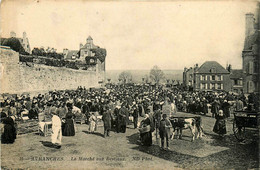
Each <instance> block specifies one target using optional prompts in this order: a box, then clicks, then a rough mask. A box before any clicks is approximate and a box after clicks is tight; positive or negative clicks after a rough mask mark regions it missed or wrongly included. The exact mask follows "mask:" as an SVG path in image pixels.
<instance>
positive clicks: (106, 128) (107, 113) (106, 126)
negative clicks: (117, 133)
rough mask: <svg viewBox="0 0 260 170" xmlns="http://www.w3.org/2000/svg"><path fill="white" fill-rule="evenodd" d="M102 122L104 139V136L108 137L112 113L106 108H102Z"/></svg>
mask: <svg viewBox="0 0 260 170" xmlns="http://www.w3.org/2000/svg"><path fill="white" fill-rule="evenodd" d="M102 120H103V122H104V138H105V137H106V136H109V132H110V129H111V122H112V112H111V109H109V107H108V106H105V108H104V113H103V116H102Z"/></svg>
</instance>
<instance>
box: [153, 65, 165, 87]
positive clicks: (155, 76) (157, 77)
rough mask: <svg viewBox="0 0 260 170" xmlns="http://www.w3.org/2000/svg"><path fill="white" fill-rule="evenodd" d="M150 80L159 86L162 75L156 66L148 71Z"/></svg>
mask: <svg viewBox="0 0 260 170" xmlns="http://www.w3.org/2000/svg"><path fill="white" fill-rule="evenodd" d="M150 78H151V80H152V81H154V82H155V83H156V84H159V83H160V81H161V80H162V79H164V73H163V71H162V70H161V69H160V68H159V67H158V66H153V68H152V69H151V71H150Z"/></svg>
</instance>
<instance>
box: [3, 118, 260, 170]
mask: <svg viewBox="0 0 260 170" xmlns="http://www.w3.org/2000/svg"><path fill="white" fill-rule="evenodd" d="M177 116H194V115H192V114H189V113H177ZM201 117H202V120H203V128H204V132H205V136H203V138H202V139H196V140H195V141H194V142H191V134H190V131H189V130H184V131H183V139H181V140H177V139H174V140H172V141H170V150H169V151H166V150H161V149H160V146H159V142H160V141H159V140H156V138H155V136H154V138H153V145H152V146H151V147H145V146H141V145H140V144H139V143H138V139H139V133H138V130H136V129H133V125H129V127H128V128H127V131H126V133H125V134H123V133H114V132H112V133H111V137H108V138H103V135H102V133H103V127H102V123H100V126H99V127H98V131H97V132H96V133H95V134H88V126H87V125H85V124H83V125H80V124H77V125H76V126H77V133H76V136H75V137H63V139H62V142H63V143H62V148H61V149H54V148H50V147H48V145H49V143H50V136H47V137H42V136H39V135H37V134H35V133H30V134H24V135H19V136H18V138H17V140H16V142H15V143H14V144H12V145H6V144H2V145H1V150H2V152H1V157H2V159H1V160H2V162H1V163H2V164H1V167H2V168H3V169H9V168H14V169H16V168H23V169H26V168H29V169H42V168H52V169H53V168H61V167H63V168H64V167H67V169H70V168H73V169H76V168H88V169H94V168H126V167H127V168H128V169H129V168H141V167H147V168H156V169H165V168H173V167H175V168H181V169H183V168H185V169H186V168H189V169H194V168H195V169H201V168H202V169H209V168H211V169H212V168H220V169H234V168H241V169H248V168H258V167H259V163H258V158H259V155H258V141H257V136H253V135H252V136H251V137H250V138H248V139H247V140H246V141H245V142H243V143H241V142H237V141H236V139H235V137H234V135H233V131H232V120H231V119H230V120H228V122H227V131H228V133H227V135H226V136H225V137H224V138H220V137H218V136H217V135H215V134H214V133H213V132H212V128H213V126H214V122H215V119H213V118H211V117H209V116H201ZM251 132H253V131H250V133H251ZM252 134H254V133H252ZM49 162H51V163H49Z"/></svg>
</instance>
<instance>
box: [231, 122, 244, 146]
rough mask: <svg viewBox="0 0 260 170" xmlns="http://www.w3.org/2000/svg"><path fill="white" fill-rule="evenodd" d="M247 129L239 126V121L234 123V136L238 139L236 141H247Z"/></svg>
mask: <svg viewBox="0 0 260 170" xmlns="http://www.w3.org/2000/svg"><path fill="white" fill-rule="evenodd" d="M245 129H246V128H245V127H244V126H238V124H237V121H235V120H234V122H233V131H234V135H235V137H236V139H237V140H238V141H239V142H242V141H243V140H245V138H246V137H245V135H246V131H245Z"/></svg>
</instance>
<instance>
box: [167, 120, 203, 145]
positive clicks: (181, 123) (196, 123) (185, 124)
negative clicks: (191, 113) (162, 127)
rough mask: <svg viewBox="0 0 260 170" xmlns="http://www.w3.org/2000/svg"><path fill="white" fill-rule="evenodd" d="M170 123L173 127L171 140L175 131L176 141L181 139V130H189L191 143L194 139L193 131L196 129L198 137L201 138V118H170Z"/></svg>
mask: <svg viewBox="0 0 260 170" xmlns="http://www.w3.org/2000/svg"><path fill="white" fill-rule="evenodd" d="M170 121H171V123H172V127H173V133H172V136H171V140H172V139H173V138H174V135H175V131H176V130H177V139H178V138H179V139H181V138H182V130H183V129H190V131H191V134H192V141H194V139H195V131H196V128H197V131H198V134H197V138H198V137H200V138H201V137H202V133H203V129H202V126H201V124H202V120H201V117H198V116H197V117H171V118H170Z"/></svg>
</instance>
